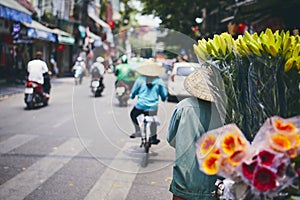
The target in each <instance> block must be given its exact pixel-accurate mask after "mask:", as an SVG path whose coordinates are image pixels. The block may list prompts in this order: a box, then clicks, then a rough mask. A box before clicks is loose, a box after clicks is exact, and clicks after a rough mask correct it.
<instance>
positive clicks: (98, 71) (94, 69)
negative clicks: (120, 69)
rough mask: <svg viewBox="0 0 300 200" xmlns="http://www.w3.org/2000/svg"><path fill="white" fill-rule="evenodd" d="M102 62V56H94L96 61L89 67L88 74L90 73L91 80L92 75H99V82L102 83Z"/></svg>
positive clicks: (103, 70)
mask: <svg viewBox="0 0 300 200" xmlns="http://www.w3.org/2000/svg"><path fill="white" fill-rule="evenodd" d="M103 62H104V58H103V57H101V56H99V57H97V58H96V62H94V63H93V64H92V66H91V69H90V74H91V75H92V81H93V79H94V77H100V84H103V75H104V73H105V67H104V65H103V64H102V63H103Z"/></svg>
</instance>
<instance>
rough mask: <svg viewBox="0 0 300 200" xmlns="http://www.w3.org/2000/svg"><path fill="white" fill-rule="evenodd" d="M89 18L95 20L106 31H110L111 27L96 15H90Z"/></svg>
mask: <svg viewBox="0 0 300 200" xmlns="http://www.w3.org/2000/svg"><path fill="white" fill-rule="evenodd" d="M89 17H90V18H91V19H93V20H94V21H95V22H96V23H97V24H99V25H100V26H102V27H103V28H104V29H110V26H109V25H108V24H107V23H106V22H105V21H103V20H102V19H100V18H99V17H97V16H96V15H95V13H93V12H91V13H89Z"/></svg>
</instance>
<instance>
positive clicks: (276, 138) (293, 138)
mask: <svg viewBox="0 0 300 200" xmlns="http://www.w3.org/2000/svg"><path fill="white" fill-rule="evenodd" d="M196 155H197V159H198V163H199V168H200V170H201V171H203V172H204V173H206V174H208V175H220V176H222V177H224V178H226V179H229V180H233V181H235V183H237V184H240V182H243V184H246V185H247V186H248V187H247V188H248V191H249V193H250V194H251V195H252V197H251V198H258V197H261V196H263V197H266V198H272V197H275V196H276V195H278V194H279V193H280V192H282V191H284V190H286V189H288V188H289V187H291V186H293V187H294V185H293V184H295V182H296V180H298V179H299V175H300V173H299V172H300V167H299V159H297V158H299V157H300V116H296V117H292V118H288V119H284V118H281V117H278V116H274V117H271V118H268V119H267V120H266V122H265V123H264V124H263V125H262V127H261V128H260V129H259V131H258V133H257V134H256V136H255V138H254V140H253V142H252V143H251V144H250V143H249V142H248V141H247V140H246V139H245V137H244V136H243V134H242V132H241V131H240V129H239V128H238V127H237V126H236V125H235V124H229V125H225V126H223V127H221V128H218V129H215V130H211V131H209V132H207V133H205V134H203V135H202V136H201V137H200V138H199V139H198V140H197V142H196ZM297 187H299V185H297ZM231 192H232V193H235V192H234V191H231ZM231 195H232V194H231Z"/></svg>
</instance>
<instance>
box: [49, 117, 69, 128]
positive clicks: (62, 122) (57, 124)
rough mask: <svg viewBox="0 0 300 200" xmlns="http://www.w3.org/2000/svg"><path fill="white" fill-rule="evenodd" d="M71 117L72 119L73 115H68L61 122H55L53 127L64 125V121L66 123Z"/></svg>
mask: <svg viewBox="0 0 300 200" xmlns="http://www.w3.org/2000/svg"><path fill="white" fill-rule="evenodd" d="M70 119H72V118H71V117H68V118H66V119H64V120H61V121H60V122H58V123H56V124H54V125H53V128H57V127H59V126H61V125H63V124H64V123H66V122H67V121H69V120H70Z"/></svg>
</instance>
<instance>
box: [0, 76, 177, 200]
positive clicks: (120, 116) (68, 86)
mask: <svg viewBox="0 0 300 200" xmlns="http://www.w3.org/2000/svg"><path fill="white" fill-rule="evenodd" d="M60 81H61V82H60V83H59V84H53V89H52V92H51V99H50V102H49V106H47V107H43V108H40V109H34V110H25V109H24V108H25V104H24V102H23V93H19V94H14V95H11V96H7V97H6V98H4V99H2V100H1V101H0V110H1V112H0V119H1V120H0V199H1V200H2V199H5V200H6V199H8V200H10V199H12V200H15V199H26V200H31V199H34V200H36V199H43V200H44V199H45V200H55V199H59V200H69V199H70V200H71V199H72V200H74V199H78V200H81V199H86V200H94V199H95V200H96V199H97V200H102V199H103V200H122V199H126V200H135V199H146V200H152V199H153V200H166V199H171V194H170V192H169V191H168V187H169V184H170V181H171V176H172V165H173V159H174V150H173V149H172V148H171V147H170V146H169V145H168V144H167V142H166V140H165V137H166V129H167V126H168V123H169V118H170V115H171V112H172V110H173V109H174V107H175V104H174V103H169V102H161V103H160V110H159V114H158V115H159V118H160V119H161V122H162V125H161V126H160V127H159V130H158V132H159V135H160V138H161V140H162V142H161V144H159V145H158V146H153V148H152V149H151V153H150V160H149V161H150V162H149V164H148V166H147V167H146V168H143V167H141V161H142V159H143V156H144V153H143V151H142V149H141V148H139V144H140V141H139V139H135V140H132V139H129V135H130V134H131V132H132V125H131V122H130V118H129V112H130V110H131V108H132V106H133V104H134V100H131V101H130V102H129V106H128V107H119V106H118V102H117V100H116V99H115V98H114V95H113V88H112V87H113V82H114V76H113V75H112V74H106V76H105V85H106V88H105V91H104V93H103V96H102V97H99V98H93V97H92V95H91V92H90V90H89V87H88V82H89V80H88V78H86V79H84V83H83V85H79V86H76V87H75V86H74V82H73V79H72V78H66V79H60Z"/></svg>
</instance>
